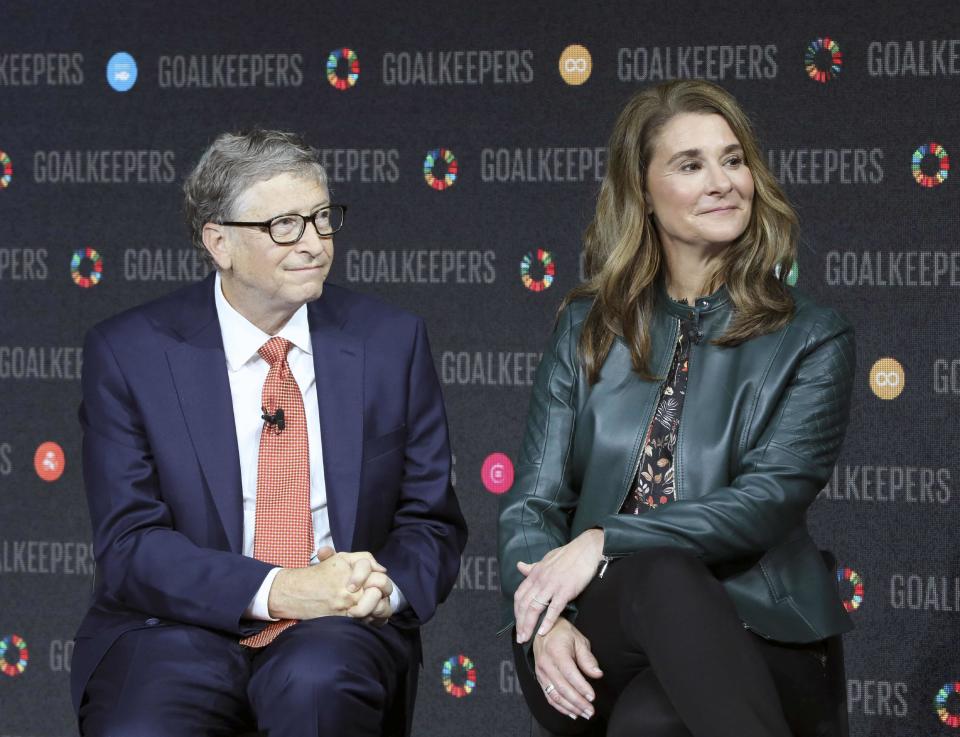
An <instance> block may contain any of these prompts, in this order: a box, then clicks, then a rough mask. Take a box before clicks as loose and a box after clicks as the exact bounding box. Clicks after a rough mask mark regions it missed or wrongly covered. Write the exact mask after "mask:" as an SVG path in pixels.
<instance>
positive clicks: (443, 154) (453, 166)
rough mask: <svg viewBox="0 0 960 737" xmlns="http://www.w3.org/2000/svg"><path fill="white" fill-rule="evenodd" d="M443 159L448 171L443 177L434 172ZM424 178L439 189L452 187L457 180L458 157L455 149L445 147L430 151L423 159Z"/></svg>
mask: <svg viewBox="0 0 960 737" xmlns="http://www.w3.org/2000/svg"><path fill="white" fill-rule="evenodd" d="M441 161H442V162H443V164H444V168H445V169H446V171H445V172H444V174H443V176H442V177H438V176H436V175H435V174H434V173H433V172H434V169H436V167H437V165H438V164H439V163H440V162H441ZM423 178H424V179H425V180H426V182H427V184H428V185H429V186H431V187H433V188H434V189H436V190H439V191H443V190H445V189H447V188H448V187H452V186H453V185H454V183H456V181H457V157H456V156H454V155H453V151H448V150H447V149H445V148H435V149H433V151H428V152H427V156H426V158H425V159H424V160H423Z"/></svg>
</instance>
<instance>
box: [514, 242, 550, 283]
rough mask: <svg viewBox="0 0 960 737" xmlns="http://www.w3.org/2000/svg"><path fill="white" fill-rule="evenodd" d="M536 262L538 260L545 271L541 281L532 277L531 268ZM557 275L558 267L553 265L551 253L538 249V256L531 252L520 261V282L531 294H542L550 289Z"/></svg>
mask: <svg viewBox="0 0 960 737" xmlns="http://www.w3.org/2000/svg"><path fill="white" fill-rule="evenodd" d="M534 260H536V262H537V263H538V264H539V265H540V268H541V269H543V276H542V277H540V278H539V279H534V278H533V277H532V276H530V267H531V266H532V265H533V262H534ZM556 274H557V266H556V264H555V263H553V254H551V253H550V251H545V250H543V249H542V248H538V249H537V252H536V254H534V253H533V251H530V252H529V253H527V254H525V255H524V257H523V258H522V259H520V281H522V282H523V286H525V287H526V288H527V289H529V290H530V291H531V292H542V291H543V290H544V289H549V288H550V285H551V284H553V277H554V276H556Z"/></svg>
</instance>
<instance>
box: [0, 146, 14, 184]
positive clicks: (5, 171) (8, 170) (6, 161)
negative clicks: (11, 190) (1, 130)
mask: <svg viewBox="0 0 960 737" xmlns="http://www.w3.org/2000/svg"><path fill="white" fill-rule="evenodd" d="M11 179H13V162H12V161H10V157H9V156H7V153H6V151H0V189H6V188H7V187H9V186H10V180H11Z"/></svg>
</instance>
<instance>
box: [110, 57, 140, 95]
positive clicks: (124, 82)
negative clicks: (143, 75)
mask: <svg viewBox="0 0 960 737" xmlns="http://www.w3.org/2000/svg"><path fill="white" fill-rule="evenodd" d="M107 82H108V83H109V85H110V86H111V87H113V89H115V90H116V91H117V92H126V91H127V90H129V89H130V88H131V87H133V85H134V84H136V82H137V62H136V59H134V58H133V57H132V56H130V54H128V53H127V52H126V51H118V52H117V53H116V54H114V55H113V56H111V57H110V61H108V62H107Z"/></svg>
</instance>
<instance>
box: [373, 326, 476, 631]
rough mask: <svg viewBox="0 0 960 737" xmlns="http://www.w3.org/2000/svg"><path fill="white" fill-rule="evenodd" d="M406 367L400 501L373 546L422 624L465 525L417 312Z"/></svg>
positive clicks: (455, 562) (450, 580)
mask: <svg viewBox="0 0 960 737" xmlns="http://www.w3.org/2000/svg"><path fill="white" fill-rule="evenodd" d="M406 371H407V381H406V385H407V386H406V390H407V413H406V425H407V440H406V447H405V451H404V452H405V461H404V471H403V475H402V478H401V480H400V495H399V501H398V502H397V508H396V511H395V513H394V518H393V527H392V529H391V530H390V533H389V534H388V535H387V538H386V541H385V542H384V544H383V545H382V546H381V547H380V549H379V550H376V551H372V552H373V553H374V556H375V557H376V559H377V560H378V561H379V562H380V563H382V564H383V565H384V566H386V568H387V575H389V576H390V578H391V579H392V580H393V581H394V582H395V583H396V585H397V586H398V587H399V588H400V590H401V591H402V592H403V595H404V596H405V597H406V599H407V602H408V603H409V605H410V609H411V610H412V614H413V615H414V618H415V620H416V621H415V624H423V623H424V622H426V621H427V620H428V619H430V617H432V616H433V613H434V612H435V611H436V608H437V606H438V605H439V604H440V603H441V602H442V601H443V600H444V599H446V597H447V594H448V593H449V592H450V590H451V589H452V588H453V585H454V583H455V582H456V577H457V573H458V571H459V570H460V554H461V553H462V552H463V549H464V546H465V545H466V542H467V528H466V523H465V522H464V519H463V516H462V515H461V513H460V507H459V505H458V504H457V499H456V496H455V495H454V491H453V486H452V484H451V483H450V441H449V438H448V435H447V420H446V414H445V412H444V407H443V397H442V395H441V392H440V382H439V380H438V378H437V372H436V370H435V369H434V365H433V357H432V355H431V353H430V345H429V343H428V340H427V333H426V327H425V326H424V324H423V321H422V320H419V319H418V320H417V323H416V329H415V331H414V335H413V344H412V347H411V352H410V361H409V364H408V365H407V367H406ZM404 614H405V613H404ZM407 616H409V615H407Z"/></svg>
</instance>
